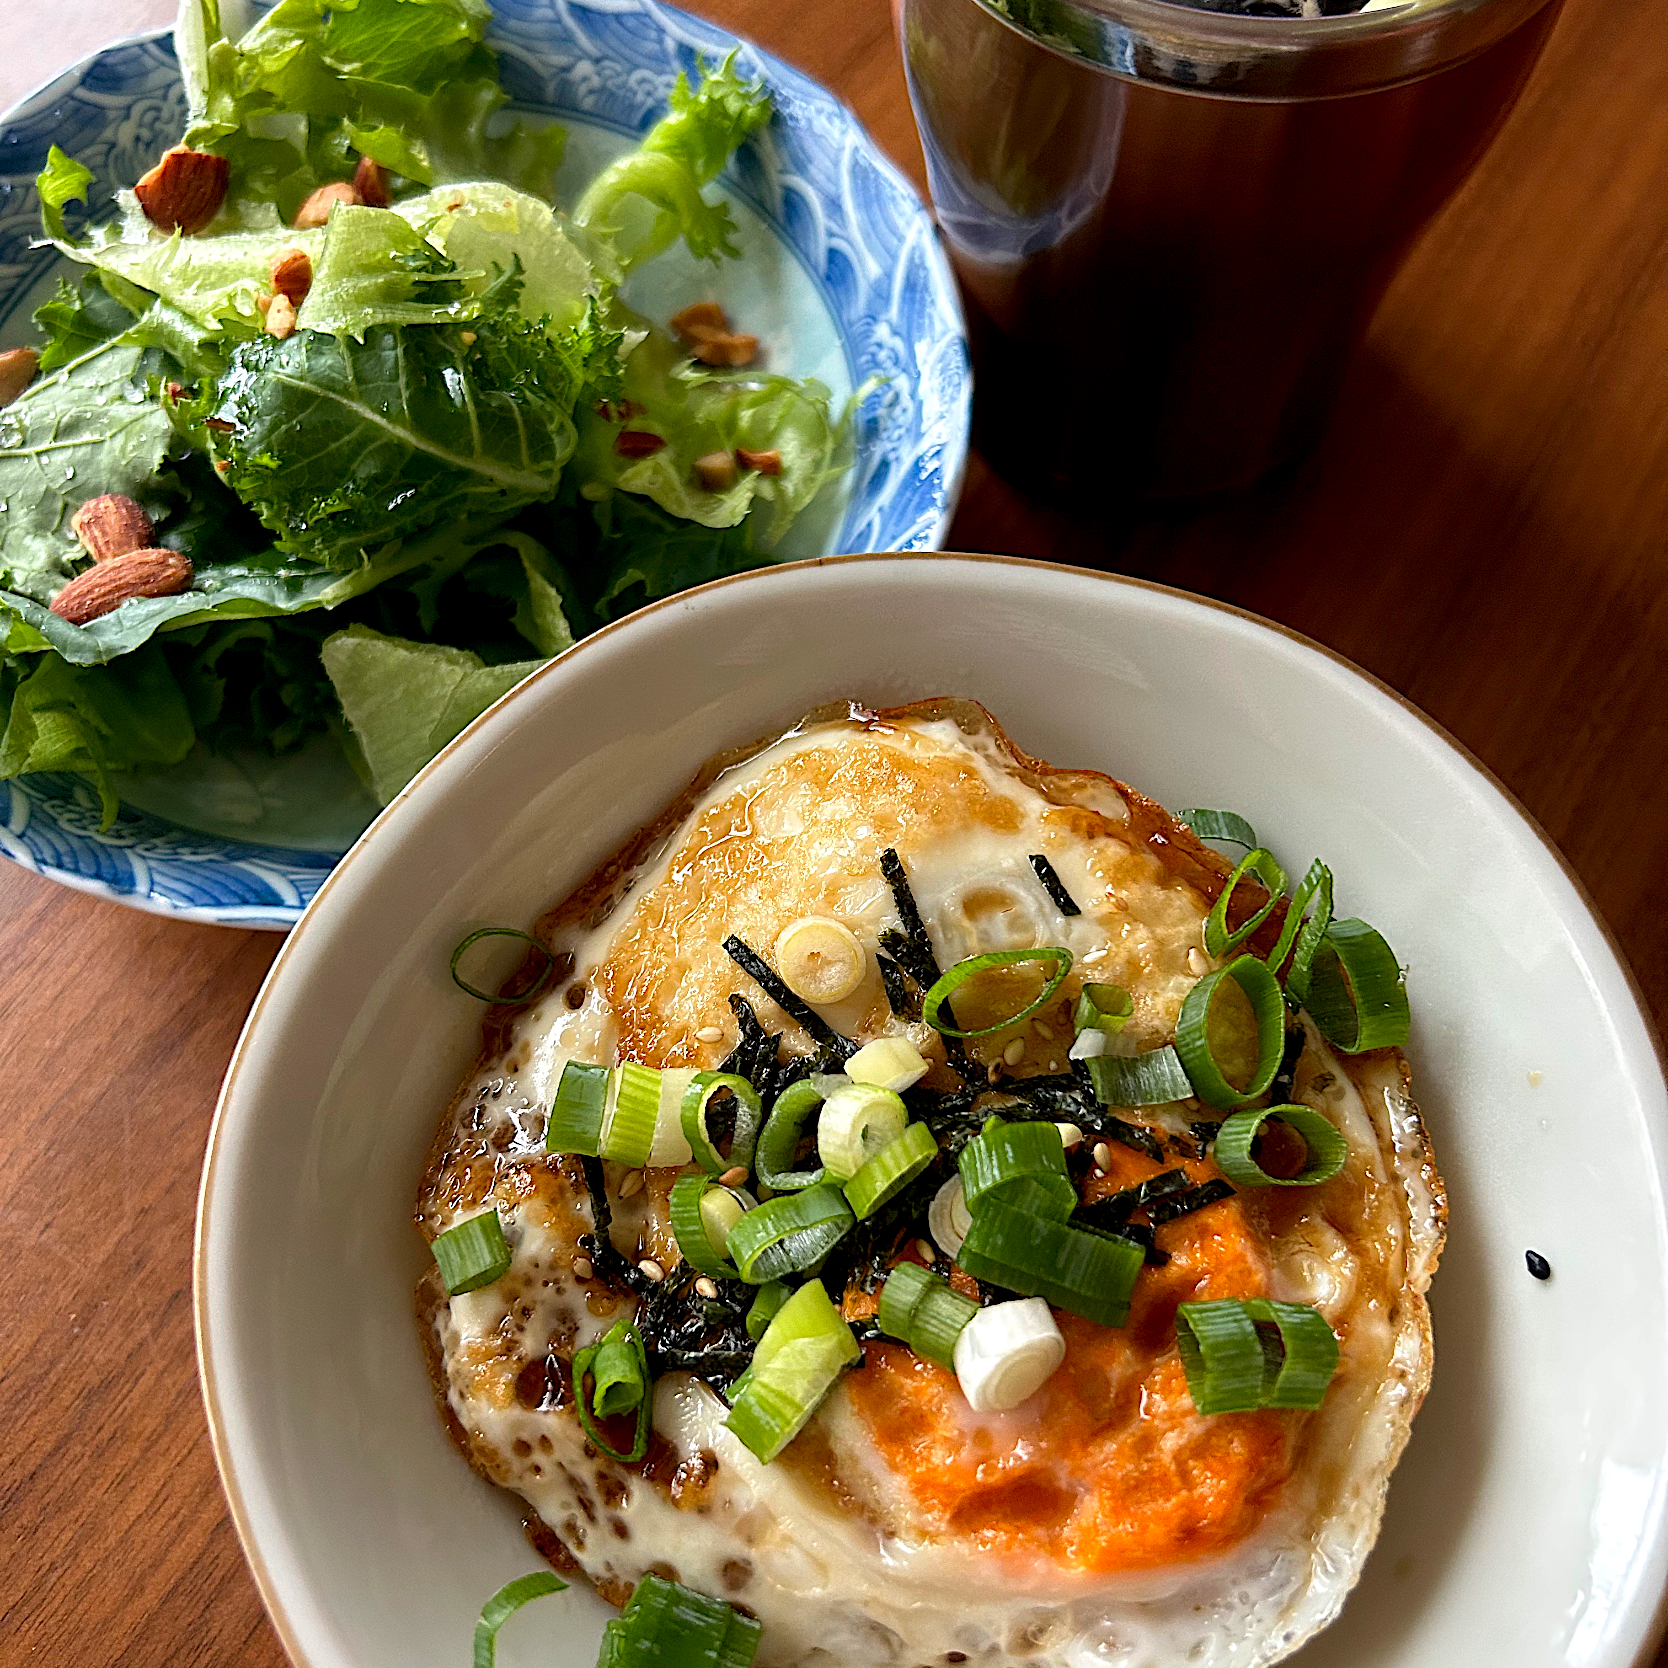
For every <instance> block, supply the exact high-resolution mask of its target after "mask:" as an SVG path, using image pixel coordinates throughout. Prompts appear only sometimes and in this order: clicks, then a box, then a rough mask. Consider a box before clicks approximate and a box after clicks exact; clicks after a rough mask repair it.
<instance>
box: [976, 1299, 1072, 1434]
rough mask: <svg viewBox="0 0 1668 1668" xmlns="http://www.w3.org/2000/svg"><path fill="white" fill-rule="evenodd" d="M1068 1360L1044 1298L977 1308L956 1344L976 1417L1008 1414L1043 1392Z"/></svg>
mask: <svg viewBox="0 0 1668 1668" xmlns="http://www.w3.org/2000/svg"><path fill="white" fill-rule="evenodd" d="M1065 1358H1066V1340H1065V1338H1064V1336H1063V1335H1062V1334H1061V1331H1060V1324H1059V1322H1058V1321H1056V1320H1055V1318H1054V1311H1053V1310H1052V1309H1050V1308H1049V1306H1048V1305H1047V1304H1046V1303H1045V1302H1044V1301H1043V1300H1042V1299H1041V1298H1040V1297H1021V1298H1017V1299H1015V1300H1014V1301H1012V1302H1008V1303H992V1304H988V1305H987V1306H986V1307H985V1308H983V1309H975V1311H974V1313H973V1314H972V1315H971V1316H969V1317H968V1321H967V1324H966V1326H964V1327H963V1328H962V1330H961V1333H960V1336H958V1337H957V1339H956V1345H955V1371H956V1378H957V1380H958V1381H959V1382H960V1384H961V1393H962V1394H963V1395H964V1396H965V1397H966V1398H967V1405H968V1406H969V1407H970V1408H972V1409H973V1411H974V1412H975V1413H1006V1412H1007V1411H1008V1410H1009V1409H1010V1408H1015V1407H1018V1406H1019V1405H1020V1404H1021V1403H1022V1402H1026V1401H1029V1400H1030V1398H1031V1397H1032V1396H1034V1395H1036V1393H1037V1392H1038V1391H1039V1390H1040V1389H1042V1387H1043V1386H1044V1385H1045V1384H1046V1383H1047V1382H1048V1381H1049V1379H1051V1378H1052V1377H1053V1376H1054V1374H1055V1372H1056V1371H1057V1370H1058V1369H1059V1366H1060V1363H1061V1362H1062V1361H1064V1360H1065Z"/></svg>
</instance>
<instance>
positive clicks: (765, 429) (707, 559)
mask: <svg viewBox="0 0 1668 1668" xmlns="http://www.w3.org/2000/svg"><path fill="white" fill-rule="evenodd" d="M243 10H244V8H242V7H239V8H238V14H239V15H240V16H241V15H242V13H243ZM232 11H233V8H232V7H231V5H229V4H227V5H226V6H225V8H224V11H223V10H222V0H181V11H180V18H179V24H178V26H177V29H176V36H175V39H176V50H177V53H178V57H179V61H180V66H181V73H182V75H183V76H184V79H185V84H186V90H187V99H188V103H189V108H190V125H189V127H188V130H187V132H186V134H185V138H184V142H185V143H186V144H187V145H190V146H193V147H199V148H207V149H210V150H213V151H215V152H217V153H219V154H221V155H223V156H225V157H226V158H227V159H228V161H229V163H230V165H231V166H230V175H231V188H230V192H229V195H228V198H227V201H226V202H225V204H224V205H223V207H222V209H221V211H220V213H219V214H218V215H217V216H216V218H215V220H214V221H213V222H212V223H211V224H210V225H209V226H208V227H207V228H205V229H204V230H203V231H201V232H199V233H196V234H193V235H191V236H185V235H183V234H181V233H178V232H175V233H166V232H163V231H161V230H159V229H158V228H156V227H155V226H153V225H152V224H151V223H150V221H149V220H148V219H147V218H146V216H145V215H144V213H143V211H142V209H141V208H140V206H139V204H138V201H137V199H136V197H135V196H134V194H133V193H132V192H124V193H119V194H118V199H117V212H116V214H115V215H114V216H113V217H111V218H110V219H109V220H107V221H106V222H105V223H104V224H102V225H99V226H95V227H94V229H93V230H92V231H91V232H90V233H88V234H87V235H85V236H83V237H80V238H78V239H76V240H73V241H72V240H71V239H70V238H69V236H68V233H67V229H66V228H67V210H68V209H69V207H70V205H72V204H74V203H76V202H84V201H85V200H86V197H87V192H88V188H89V186H90V185H91V183H92V180H93V175H92V173H91V172H90V170H88V169H87V168H85V167H83V166H82V165H81V164H80V163H78V162H76V161H74V160H73V159H72V158H70V157H68V156H66V155H65V154H64V153H63V152H62V151H59V150H57V149H56V148H54V149H53V150H52V151H51V153H50V155H49V159H48V163H47V167H46V168H45V170H44V171H43V172H42V174H41V175H40V178H39V189H40V198H41V204H42V218H43V222H44V224H45V229H46V231H47V233H48V235H49V237H50V238H51V239H52V241H54V242H55V243H56V244H57V245H58V247H59V248H60V249H61V250H62V251H63V252H64V253H65V254H66V255H68V256H69V257H70V258H72V259H74V260H75V261H77V262H80V263H81V264H82V265H83V266H84V267H86V268H88V269H89V270H88V271H87V272H86V274H85V276H83V277H82V279H81V281H80V282H79V284H77V285H75V286H73V287H72V286H71V285H69V284H63V283H61V284H60V285H59V287H58V290H57V293H56V294H55V295H54V296H53V297H52V298H51V299H50V300H48V301H47V302H46V303H45V304H44V305H43V306H42V307H41V308H40V310H39V312H38V313H37V323H38V325H39V328H40V331H41V336H42V349H41V351H42V372H43V374H42V375H41V377H40V378H39V379H38V380H37V381H36V383H35V384H34V385H33V386H32V387H30V388H29V389H28V390H27V391H26V392H25V394H24V395H22V396H21V397H20V398H19V399H18V400H16V401H15V402H14V403H13V404H12V405H10V406H9V407H6V408H5V409H3V410H0V776H6V775H15V774H19V773H22V772H27V771H41V770H71V771H80V772H82V773H84V774H87V775H88V776H91V777H93V778H94V779H96V781H97V783H98V785H99V793H100V796H101V802H102V804H103V807H104V811H105V815H106V817H112V816H114V814H115V812H116V809H117V799H116V793H117V780H118V778H120V777H121V776H122V774H123V773H126V772H132V771H143V770H147V769H164V770H166V769H168V768H169V767H171V766H174V765H178V764H179V763H180V762H181V761H182V760H183V759H184V758H185V756H186V754H187V753H188V752H189V751H190V750H191V749H193V748H194V747H196V748H209V749H216V750H219V749H226V750H236V751H237V753H242V751H243V750H245V749H247V748H249V747H251V746H254V747H258V748H260V749H262V750H264V751H266V752H268V753H273V754H277V753H282V752H285V751H287V750H290V749H294V748H298V747H300V746H302V745H303V744H304V743H305V742H307V741H308V740H309V739H310V738H312V737H315V736H317V735H318V734H319V733H320V732H321V731H326V730H328V731H330V732H332V733H334V734H335V735H336V736H337V737H338V738H339V739H340V741H341V742H342V744H343V746H344V748H345V749H346V750H347V751H348V753H349V756H350V757H351V758H352V759H353V761H354V763H355V767H356V768H357V769H359V771H360V772H361V774H362V775H363V776H364V778H365V779H366V781H367V783H368V784H369V785H370V786H371V787H372V788H373V790H374V792H375V793H376V794H377V796H378V797H379V798H381V799H382V800H383V801H385V802H386V801H387V800H388V799H390V798H391V797H392V796H393V795H394V794H395V793H397V792H398V791H399V789H400V787H402V786H403V785H404V783H405V782H407V781H408V780H410V778H411V776H412V775H413V774H415V772H416V771H417V770H418V769H420V768H421V766H422V765H423V764H424V763H425V762H426V761H427V760H428V759H429V758H430V757H432V756H433V754H434V752H435V751H436V750H437V749H438V748H440V747H442V746H444V745H445V743H446V742H447V741H449V740H450V739H451V738H452V737H453V736H454V735H456V734H457V733H458V731H459V730H461V729H462V728H463V727H464V726H465V725H466V724H467V723H469V721H470V720H471V719H473V718H474V717H475V716H476V715H477V714H478V713H479V712H481V711H482V710H484V709H485V708H486V707H487V706H488V705H490V704H491V702H492V701H494V700H496V699H497V698H498V697H499V696H500V695H501V694H503V693H504V692H505V691H506V690H507V689H509V688H510V687H512V686H513V685H514V684H515V683H516V682H518V681H520V679H521V678H522V677H524V676H525V675H527V673H528V672H530V671H531V670H532V669H533V668H534V667H536V666H538V665H540V664H542V663H543V661H544V660H545V659H547V658H548V657H550V656H552V655H556V654H560V653H561V652H562V651H563V650H565V649H566V648H568V647H569V646H571V644H572V643H573V641H574V638H575V635H576V634H580V633H583V632H585V631H588V630H591V629H594V628H595V627H596V626H597V625H599V624H600V623H602V622H603V621H605V620H608V619H612V618H617V617H618V616H619V615H621V614H623V613H624V612H626V611H628V610H629V609H630V608H633V607H636V606H638V605H639V604H641V603H643V602H645V601H648V600H651V599H653V598H656V597H661V596H665V595H668V594H670V593H671V592H674V591H677V590H680V589H683V588H685V587H687V586H690V585H695V584H699V583H701V582H703V581H705V580H709V579H713V578H717V577H719V576H721V575H724V574H728V573H734V572H737V571H739V570H741V569H743V568H746V567H751V566H755V565H757V564H759V563H760V562H762V561H765V560H768V559H769V557H768V551H769V549H770V548H771V547H772V545H773V544H774V543H775V541H777V540H778V539H779V537H780V535H781V533H782V531H783V529H784V528H785V527H786V525H787V523H788V522H789V521H790V520H791V519H792V517H793V516H794V515H796V514H797V513H798V512H799V511H800V510H801V509H803V508H804V506H805V505H806V504H807V503H808V502H809V501H810V499H811V498H812V497H813V496H814V495H815V494H816V492H817V491H818V490H819V488H820V487H822V486H823V485H824V484H825V483H826V482H827V481H828V480H829V479H830V478H832V477H833V476H834V475H836V474H838V473H839V472H840V470H841V469H842V468H844V467H845V464H846V461H847V458H848V452H849V435H850V425H849V422H848V421H847V420H846V419H845V418H844V417H840V418H837V417H835V416H834V415H833V413H832V412H831V410H830V401H829V395H828V391H827V390H826V389H824V388H822V387H821V386H820V385H818V384H817V383H815V382H808V381H807V382H796V381H794V380H792V379H790V378H787V377H783V376H775V375H770V374H766V373H762V372H761V373H757V374H755V373H752V372H722V373H717V372H707V371H704V370H700V369H698V368H696V367H694V366H693V365H691V364H690V363H689V362H688V361H687V359H686V358H685V356H684V354H683V352H682V350H681V349H680V348H679V347H678V346H677V345H676V344H675V343H674V342H673V341H672V339H671V337H670V336H669V335H668V334H667V333H666V331H665V330H663V329H658V328H656V327H655V326H654V325H653V324H652V322H651V321H649V320H646V319H641V318H639V317H637V316H636V315H634V314H633V313H632V312H631V311H630V310H629V309H628V308H627V307H626V306H625V305H624V304H623V303H622V302H621V300H620V296H619V290H620V286H621V284H622V283H623V282H624V280H625V278H626V274H627V273H628V271H629V270H630V269H632V268H634V267H636V266H638V265H640V264H641V263H642V262H644V261H647V260H649V259H651V258H652V257H653V256H655V255H656V254H658V253H660V252H662V251H664V250H666V249H668V248H670V247H671V246H672V245H673V244H674V243H675V242H676V241H677V240H678V239H680V238H681V239H682V240H683V241H684V242H685V243H686V244H687V245H688V247H689V249H691V250H692V251H693V252H694V253H695V254H696V255H697V256H700V257H704V258H712V259H714V260H716V259H718V258H719V257H720V256H722V255H733V254H734V253H735V246H734V242H733V236H732V234H733V231H734V227H733V224H732V222H731V219H730V215H729V212H728V210H727V208H726V207H725V205H724V204H723V203H722V202H709V201H708V200H707V198H706V195H705V193H706V191H707V190H708V189H709V188H710V187H711V186H712V184H713V182H714V181H715V180H716V179H717V177H718V175H719V174H720V172H721V171H722V170H723V168H724V166H725V164H726V162H727V161H728V159H729V158H730V156H731V155H732V154H733V152H734V150H735V148H736V147H737V146H738V145H740V144H741V143H742V142H743V141H744V140H746V139H747V137H748V136H749V135H750V134H752V133H755V132H757V131H758V130H759V129H760V128H761V127H762V126H763V125H764V123H765V122H767V121H768V120H769V116H770V103H769V99H768V97H767V95H766V94H765V92H764V90H763V89H762V88H761V87H759V86H756V85H754V84H752V83H750V82H748V81H746V80H744V79H743V78H742V77H741V76H740V75H739V74H738V73H737V71H736V67H735V59H734V57H733V56H732V58H731V59H729V60H727V61H726V62H725V63H724V64H723V65H722V66H719V67H717V68H706V69H704V70H703V72H702V74H701V76H700V77H699V81H698V84H697V85H695V86H693V87H692V86H691V85H689V83H688V81H687V80H685V79H684V78H682V77H680V78H679V80H678V82H677V85H676V87H675V88H674V90H673V93H672V95H671V99H670V102H669V106H668V109H667V113H666V115H665V116H664V118H663V119H662V120H660V121H658V122H656V123H655V124H654V125H653V126H652V127H651V128H650V129H649V131H648V132H647V133H646V134H645V135H644V136H643V138H642V141H641V143H640V144H639V145H638V147H637V148H636V149H635V150H633V151H631V152H630V153H629V154H627V155H625V156H623V157H621V158H620V159H619V160H618V161H617V162H616V163H614V164H613V165H612V166H610V167H608V168H606V169H605V170H603V172H602V174H601V175H600V176H599V177H598V178H597V180H596V181H595V182H594V184H593V185H592V187H591V189H590V190H589V191H588V192H586V193H585V195H584V197H583V199H582V201H581V203H580V205H579V207H578V209H577V210H576V212H575V214H574V215H573V217H572V218H571V219H570V218H568V217H567V216H565V215H563V214H562V213H561V212H560V211H559V210H557V209H555V208H554V207H553V206H552V204H551V202H550V200H549V199H550V193H551V188H552V185H553V181H554V169H555V166H556V163H557V161H558V160H559V158H560V155H561V147H562V134H561V130H560V129H559V128H556V127H553V126H548V125H540V124H536V123H527V122H520V121H516V120H513V119H511V117H510V114H509V112H508V111H507V109H506V105H507V102H508V101H507V98H506V95H505V92H504V90H503V88H502V86H501V84H500V81H499V76H498V60H497V57H496V55H495V54H494V53H493V51H492V50H491V49H490V48H489V47H487V46H486V45H485V43H484V32H485V29H486V26H487V24H488V22H489V20H490V16H491V11H490V7H489V6H488V5H487V3H486V0H278V3H277V4H275V5H273V6H271V7H270V8H269V9H268V10H267V11H266V12H265V13H264V15H263V16H261V17H260V18H259V20H258V21H256V22H255V23H254V24H253V26H252V27H250V28H248V29H247V30H245V31H244V32H242V33H241V34H239V35H237V36H236V38H233V37H232V35H231V34H230V33H229V32H228V28H227V25H228V23H229V22H230V21H231V19H232ZM364 158H371V159H373V160H375V161H377V162H380V163H382V164H383V166H384V167H385V168H387V169H388V170H389V171H390V173H391V175H392V176H393V180H392V190H393V198H394V200H393V202H392V205H391V206H390V207H386V208H384V207H375V206H370V205H358V204H349V205H337V207H336V208H335V209H334V211H333V213H332V215H331V217H330V219H329V220H328V222H327V224H326V225H325V226H323V227H315V228H308V229H305V230H297V229H295V228H294V227H293V225H292V221H293V219H294V217H295V212H296V209H297V207H298V205H299V204H300V202H301V201H302V200H303V198H304V197H305V196H306V195H307V194H308V193H309V192H311V191H312V190H314V189H315V188H316V187H317V186H319V185H320V184H323V183H326V182H330V181H337V180H345V179H348V178H350V177H352V176H353V175H354V173H355V170H356V169H357V167H358V165H359V164H360V162H361V161H362V160H363V159H364ZM290 249H299V250H301V251H303V252H304V253H305V254H306V255H307V256H308V257H309V260H310V263H311V273H310V285H309V288H308V292H307V294H306V296H305V298H304V299H303V300H302V301H301V303H300V305H299V308H298V317H297V319H296V323H295V328H294V329H293V331H290V332H288V333H285V332H284V330H283V328H282V326H277V330H278V333H277V334H273V333H271V332H270V331H269V329H268V325H269V318H268V311H267V309H268V308H269V307H270V297H269V291H270V288H271V282H272V277H271V275H272V269H273V265H274V260H275V257H277V256H278V255H279V254H280V252H282V251H285V250H290ZM271 322H273V323H275V322H276V321H271ZM622 407H623V409H625V410H626V411H628V412H629V413H630V416H629V418H628V420H629V421H630V422H631V423H632V425H633V426H636V427H641V428H646V429H649V430H650V431H651V432H654V433H656V434H658V435H660V436H661V437H662V438H663V439H664V440H665V441H666V445H665V446H664V447H663V448H662V449H661V450H660V451H658V452H656V453H655V454H654V455H652V456H651V457H647V458H636V459H628V458H623V457H621V456H620V455H619V453H618V451H617V450H616V445H615V442H616V440H617V436H618V434H619V430H620V412H621V410H622ZM737 448H746V449H749V450H752V451H757V452H767V453H774V454H776V457H777V459H779V461H780V468H779V469H778V470H777V471H775V472H773V473H767V472H765V471H762V470H757V469H743V470H741V471H740V473H739V474H738V476H737V478H736V480H735V481H734V483H733V484H731V485H728V486H726V487H725V488H724V489H723V490H721V491H716V492H715V491H710V490H708V489H707V488H706V486H704V485H703V484H702V483H701V482H700V481H699V480H698V479H697V471H696V470H695V467H694V464H695V460H696V459H698V458H705V457H706V456H707V454H709V453H714V452H724V453H732V452H734V451H735V450H736V449H737ZM110 492H120V493H126V494H129V495H131V496H133V497H135V498H137V499H138V500H139V501H140V502H141V504H142V505H143V506H144V508H145V509H146V510H147V512H148V513H149V514H150V516H151V518H152V522H153V525H154V529H155V533H154V536H155V538H156V541H157V542H158V543H159V544H162V545H165V546H167V547H168V548H170V549H174V550H177V551H180V552H182V553H183V554H185V555H187V556H188V557H189V558H190V560H191V564H192V582H191V585H190V587H189V588H188V589H187V590H186V591H184V592H182V593H180V594H179V595H176V596H169V597H151V598H139V599H132V600H130V601H128V602H125V603H123V604H122V605H121V606H120V607H118V608H115V609H113V610H112V611H111V612H109V613H107V614H105V615H104V616H102V617H101V618H98V619H95V620H93V621H91V622H89V623H88V624H86V625H84V626H76V625H71V624H70V623H69V622H68V621H66V620H63V619H60V618H59V617H58V616H57V615H56V614H54V613H52V611H51V608H50V604H51V601H52V599H53V597H54V596H56V595H57V593H58V592H59V591H60V590H61V589H62V587H63V585H64V584H65V583H66V582H67V581H68V580H69V579H70V578H71V577H73V575H74V574H75V573H77V572H78V571H81V570H82V569H83V568H84V567H85V565H86V558H85V556H84V555H83V554H82V552H81V551H80V548H79V546H78V544H77V542H76V541H75V540H74V538H73V537H72V535H71V533H70V521H71V518H72V517H73V516H74V514H75V511H76V510H77V509H78V508H79V507H80V505H81V504H83V503H84V502H86V500H87V499H89V498H92V497H94V496H96V495H98V494H102V493H110ZM202 762H203V761H201V760H199V761H196V762H195V763H194V765H193V766H189V767H188V768H196V767H197V765H198V764H201V763H202Z"/></svg>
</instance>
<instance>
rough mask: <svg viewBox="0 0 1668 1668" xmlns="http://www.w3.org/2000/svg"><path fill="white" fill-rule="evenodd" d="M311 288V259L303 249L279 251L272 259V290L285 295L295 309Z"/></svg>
mask: <svg viewBox="0 0 1668 1668" xmlns="http://www.w3.org/2000/svg"><path fill="white" fill-rule="evenodd" d="M312 287H313V258H312V256H311V255H309V254H308V253H307V251H306V250H305V249H280V250H279V251H278V253H277V254H276V255H274V256H273V257H272V289H273V293H274V294H276V295H287V296H288V297H289V298H290V300H291V301H293V302H294V303H295V304H296V306H297V307H299V306H300V305H301V303H302V302H303V301H305V300H306V299H307V292H308V290H310V289H311V288H312Z"/></svg>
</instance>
